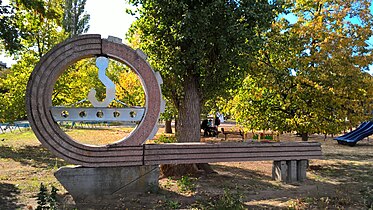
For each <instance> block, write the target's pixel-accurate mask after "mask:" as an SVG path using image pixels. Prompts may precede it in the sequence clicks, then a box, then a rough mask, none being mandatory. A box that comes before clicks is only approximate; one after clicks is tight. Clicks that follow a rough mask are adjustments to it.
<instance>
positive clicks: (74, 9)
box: [62, 0, 90, 37]
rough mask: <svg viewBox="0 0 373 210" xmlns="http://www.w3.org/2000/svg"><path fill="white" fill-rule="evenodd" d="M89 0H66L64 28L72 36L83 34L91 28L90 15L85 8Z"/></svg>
mask: <svg viewBox="0 0 373 210" xmlns="http://www.w3.org/2000/svg"><path fill="white" fill-rule="evenodd" d="M86 1H87V0H66V1H65V9H64V15H63V22H62V25H63V28H64V29H65V31H66V32H68V33H69V35H70V37H72V36H76V35H78V34H82V33H85V32H87V31H88V29H89V25H88V23H89V19H90V16H89V14H87V13H86V12H85V10H84V7H85V3H86Z"/></svg>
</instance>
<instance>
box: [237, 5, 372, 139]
mask: <svg viewBox="0 0 373 210" xmlns="http://www.w3.org/2000/svg"><path fill="white" fill-rule="evenodd" d="M370 5H371V2H370V1H368V0H346V1H336V0H320V1H311V0H303V1H289V4H288V6H289V7H288V8H287V9H288V10H289V12H291V13H292V14H294V15H295V16H296V17H297V18H298V20H297V21H296V22H295V23H294V24H290V23H289V22H288V21H287V20H286V19H284V18H279V19H278V20H277V21H276V22H274V23H273V24H272V27H271V30H269V31H267V32H266V33H265V35H264V37H265V45H263V47H262V49H261V50H260V51H259V52H260V53H259V54H258V56H257V58H256V60H255V62H253V63H252V64H251V67H250V68H252V71H251V72H252V74H251V76H250V77H249V78H247V80H246V83H245V85H244V86H243V88H242V89H241V90H240V91H239V92H238V94H237V96H236V98H235V101H234V102H233V104H235V105H234V109H235V114H236V117H237V118H238V120H239V121H241V122H242V123H244V124H245V125H246V126H248V128H251V129H252V128H255V129H275V130H280V131H297V132H299V133H302V134H304V135H303V137H304V140H306V139H307V133H314V132H323V133H336V132H339V131H341V130H343V129H345V128H346V127H347V126H352V125H353V126H354V125H357V123H359V122H361V121H362V120H366V119H368V118H371V111H372V106H371V104H372V99H373V95H372V91H371V89H372V85H373V84H372V77H371V75H369V74H368V73H365V72H364V70H367V69H368V66H369V65H370V64H372V62H373V60H372V59H373V57H372V51H371V48H369V46H368V44H367V43H366V41H367V40H368V39H369V38H370V37H372V35H373V30H372V26H373V25H372V24H373V17H372V14H371V13H370V10H369V7H370ZM255 70H258V71H255ZM346 120H348V123H347V121H346Z"/></svg>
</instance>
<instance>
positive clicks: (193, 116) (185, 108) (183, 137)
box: [161, 76, 214, 176]
mask: <svg viewBox="0 0 373 210" xmlns="http://www.w3.org/2000/svg"><path fill="white" fill-rule="evenodd" d="M200 113H201V95H200V94H199V90H198V81H197V78H195V77H193V76H190V77H189V78H186V80H185V83H184V98H182V99H181V104H180V106H179V107H178V119H177V124H176V125H175V127H176V131H177V132H176V138H177V141H178V142H199V141H200V138H201V125H200ZM196 169H202V170H204V171H205V173H213V172H214V171H213V170H212V168H211V166H210V165H209V164H206V163H200V164H181V165H169V164H167V165H162V166H161V173H162V174H163V175H167V176H180V175H181V174H184V175H188V174H196Z"/></svg>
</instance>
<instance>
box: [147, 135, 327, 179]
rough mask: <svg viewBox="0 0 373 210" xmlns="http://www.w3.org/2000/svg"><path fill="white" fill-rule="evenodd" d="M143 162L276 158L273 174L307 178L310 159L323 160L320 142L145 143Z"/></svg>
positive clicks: (173, 162) (163, 162) (155, 163)
mask: <svg viewBox="0 0 373 210" xmlns="http://www.w3.org/2000/svg"><path fill="white" fill-rule="evenodd" d="M143 146H144V154H143V155H144V157H143V158H144V159H143V164H144V165H157V164H183V163H214V162H241V161H263V160H273V168H272V177H273V179H275V180H279V181H283V182H289V183H291V182H296V181H300V182H301V181H304V180H305V179H306V170H307V165H308V160H310V159H322V152H321V144H320V143H317V142H281V143H258V142H253V143H251V142H240V143H175V144H145V145H143Z"/></svg>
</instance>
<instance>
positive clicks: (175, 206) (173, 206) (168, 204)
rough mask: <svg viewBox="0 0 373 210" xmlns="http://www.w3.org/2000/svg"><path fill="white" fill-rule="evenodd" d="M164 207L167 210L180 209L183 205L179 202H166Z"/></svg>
mask: <svg viewBox="0 0 373 210" xmlns="http://www.w3.org/2000/svg"><path fill="white" fill-rule="evenodd" d="M163 207H165V208H166V209H179V208H180V207H181V204H180V203H179V201H175V200H166V202H165V205H164V206H163Z"/></svg>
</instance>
